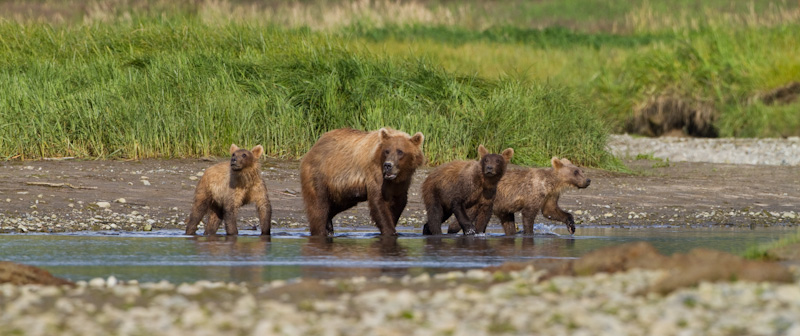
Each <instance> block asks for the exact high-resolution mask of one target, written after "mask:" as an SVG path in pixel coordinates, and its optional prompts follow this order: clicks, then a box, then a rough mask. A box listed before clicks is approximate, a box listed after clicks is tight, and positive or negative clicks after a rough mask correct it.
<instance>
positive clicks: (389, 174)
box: [383, 161, 397, 180]
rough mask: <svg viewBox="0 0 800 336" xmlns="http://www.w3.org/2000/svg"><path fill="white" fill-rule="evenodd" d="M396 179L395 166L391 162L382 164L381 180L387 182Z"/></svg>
mask: <svg viewBox="0 0 800 336" xmlns="http://www.w3.org/2000/svg"><path fill="white" fill-rule="evenodd" d="M396 177H397V172H396V171H395V165H394V163H393V162H390V161H386V162H384V163H383V178H384V179H387V180H394V179H395V178H396Z"/></svg>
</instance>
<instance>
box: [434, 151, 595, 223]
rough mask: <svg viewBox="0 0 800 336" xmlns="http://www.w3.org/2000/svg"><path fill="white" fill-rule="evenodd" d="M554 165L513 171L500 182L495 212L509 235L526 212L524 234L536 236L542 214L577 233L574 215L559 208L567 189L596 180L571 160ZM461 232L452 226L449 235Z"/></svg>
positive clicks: (495, 201)
mask: <svg viewBox="0 0 800 336" xmlns="http://www.w3.org/2000/svg"><path fill="white" fill-rule="evenodd" d="M550 164H551V165H552V168H530V169H512V170H509V171H507V172H506V175H505V177H503V180H501V181H500V184H499V185H498V186H497V196H495V199H494V206H493V207H492V212H494V214H495V215H496V216H497V217H498V218H500V222H502V223H503V231H504V232H505V233H506V235H513V234H515V233H517V226H516V224H515V223H514V213H516V212H521V213H522V222H523V233H525V234H533V220H534V219H536V215H537V214H539V211H541V212H542V214H543V215H544V216H545V217H547V218H548V219H551V220H555V221H559V222H562V223H564V224H566V225H567V229H568V230H569V233H570V234H573V233H575V220H574V219H573V217H572V214H571V213H569V212H566V211H564V210H561V208H559V207H558V199H559V197H561V192H563V191H564V190H566V189H568V188H571V187H577V188H581V189H583V188H586V187H588V186H589V184H590V183H591V182H592V180H590V179H588V178H586V176H585V175H584V174H583V170H581V169H580V168H578V167H576V166H575V165H573V164H572V162H570V161H569V160H567V159H559V158H557V157H553V158H552V159H551V160H550ZM458 230H460V228H459V227H458V226H457V225H450V227H449V229H448V230H447V232H448V233H456V232H458Z"/></svg>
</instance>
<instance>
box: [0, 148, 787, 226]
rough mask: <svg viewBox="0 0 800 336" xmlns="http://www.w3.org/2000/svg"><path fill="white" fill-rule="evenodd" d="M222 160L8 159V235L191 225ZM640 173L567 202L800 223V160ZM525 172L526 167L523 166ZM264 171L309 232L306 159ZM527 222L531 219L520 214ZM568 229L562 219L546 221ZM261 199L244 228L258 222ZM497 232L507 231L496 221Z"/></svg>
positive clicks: (639, 217) (414, 199) (647, 166)
mask: <svg viewBox="0 0 800 336" xmlns="http://www.w3.org/2000/svg"><path fill="white" fill-rule="evenodd" d="M215 161H217V160H212V161H207V160H199V159H191V160H188V159H184V160H143V161H89V160H65V161H23V162H20V161H6V162H2V163H0V232H30V231H40V232H61V231H74V230H144V229H159V228H178V229H182V228H184V224H183V221H184V219H185V218H186V217H187V216H188V213H189V211H190V209H191V200H192V194H193V192H194V187H195V185H196V184H197V179H198V177H199V176H200V175H201V174H202V172H203V170H204V169H205V168H207V167H209V166H211V165H212V164H213V163H214V162H215ZM626 163H627V164H628V165H629V167H631V169H632V170H633V171H634V174H618V173H609V172H605V171H598V170H591V169H589V170H587V176H589V177H590V178H591V179H592V185H591V186H590V187H589V188H587V189H583V190H571V191H567V192H566V193H565V194H564V196H563V197H562V198H561V201H560V204H561V205H562V207H563V208H564V209H565V210H567V211H570V212H572V213H573V214H574V215H575V220H576V222H577V223H578V226H577V229H578V231H577V234H580V228H581V225H597V226H607V225H612V226H651V225H736V226H763V225H797V224H798V223H800V214H798V212H797V208H796V206H797V204H800V189H797V185H800V166H757V165H733V164H710V163H689V162H669V163H665V162H662V161H654V160H633V161H627V162H626ZM514 168H516V167H514ZM262 169H263V172H262V175H263V177H264V178H265V179H266V182H267V186H268V188H269V197H270V199H271V201H272V204H273V217H272V218H273V220H274V223H273V224H274V225H275V226H274V227H275V228H276V229H277V230H280V228H281V227H292V228H305V227H306V224H305V214H304V212H303V202H302V197H301V196H300V182H299V171H298V162H297V161H279V160H273V159H267V160H266V161H265V162H264V164H263V167H262ZM430 170H431V168H429V167H425V168H422V169H420V170H419V171H418V173H417V175H416V176H415V178H414V182H413V184H412V187H411V189H410V196H409V203H408V206H407V208H406V210H405V212H404V213H403V216H402V217H401V219H400V221H401V223H400V224H401V225H406V226H412V227H421V225H422V224H423V222H424V211H423V205H422V200H421V196H420V194H419V190H420V184H421V182H422V181H423V180H424V178H425V176H427V174H428V172H429V171H430ZM517 217H518V218H517V221H518V222H519V221H520V220H521V219H520V218H519V216H517ZM537 223H549V224H553V225H555V226H556V227H558V228H561V229H563V228H564V226H563V225H562V224H561V223H556V222H549V221H548V220H546V219H544V218H543V217H541V216H539V217H538V218H537ZM257 224H258V223H257V220H256V216H255V210H254V208H253V206H252V205H250V206H246V207H244V208H243V209H242V211H241V212H240V221H239V225H240V229H241V230H250V229H254V228H255V227H256V226H257ZM370 225H371V224H370V222H369V214H368V210H367V208H366V206H365V205H364V204H362V205H359V206H358V207H356V208H354V209H351V210H349V211H347V212H344V213H342V214H340V215H339V216H337V218H336V219H335V227H336V228H339V229H346V228H347V227H354V226H360V227H363V226H370ZM489 229H490V230H497V231H500V232H501V228H500V225H499V222H497V219H496V218H493V219H492V222H491V223H490V225H489Z"/></svg>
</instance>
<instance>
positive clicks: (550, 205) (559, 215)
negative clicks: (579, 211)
mask: <svg viewBox="0 0 800 336" xmlns="http://www.w3.org/2000/svg"><path fill="white" fill-rule="evenodd" d="M542 215H544V216H545V217H547V218H548V219H552V220H554V221H559V222H562V223H564V224H565V225H566V226H567V230H569V233H570V234H574V233H575V219H574V218H573V217H572V214H571V213H569V212H566V211H564V210H561V208H559V207H558V199H557V198H548V199H547V200H546V201H545V202H544V207H543V208H542Z"/></svg>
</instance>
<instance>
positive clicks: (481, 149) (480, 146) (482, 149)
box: [478, 145, 489, 157]
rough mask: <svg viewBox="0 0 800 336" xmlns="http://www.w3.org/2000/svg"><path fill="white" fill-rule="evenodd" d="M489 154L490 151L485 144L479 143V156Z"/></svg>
mask: <svg viewBox="0 0 800 336" xmlns="http://www.w3.org/2000/svg"><path fill="white" fill-rule="evenodd" d="M486 155H489V151H488V150H487V149H486V147H483V145H478V157H484V156H486Z"/></svg>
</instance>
